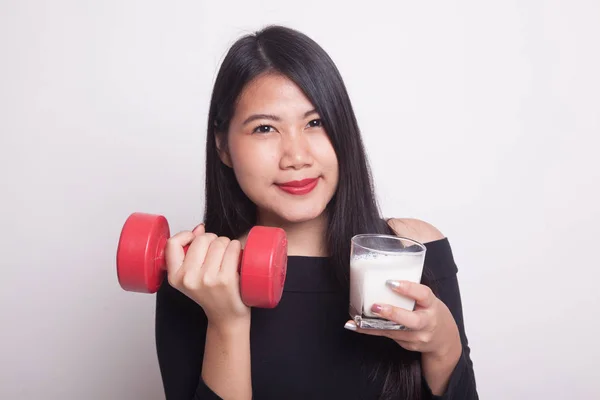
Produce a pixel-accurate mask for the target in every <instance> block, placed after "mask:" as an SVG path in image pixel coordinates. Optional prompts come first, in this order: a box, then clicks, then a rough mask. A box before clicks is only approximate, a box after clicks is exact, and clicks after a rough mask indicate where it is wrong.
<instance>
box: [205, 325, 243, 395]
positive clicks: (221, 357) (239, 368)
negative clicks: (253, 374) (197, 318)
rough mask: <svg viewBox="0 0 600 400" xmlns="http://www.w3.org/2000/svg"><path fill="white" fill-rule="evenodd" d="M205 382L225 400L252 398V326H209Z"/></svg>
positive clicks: (207, 331)
mask: <svg viewBox="0 0 600 400" xmlns="http://www.w3.org/2000/svg"><path fill="white" fill-rule="evenodd" d="M204 348H205V351H204V360H203V362H202V380H203V382H204V384H206V386H208V387H209V388H210V389H211V390H212V391H213V392H215V393H216V394H218V395H219V396H220V397H222V398H224V399H251V398H252V395H251V393H252V386H251V384H250V381H251V380H250V325H249V324H248V325H244V324H241V325H239V326H231V327H228V328H227V329H222V328H219V327H214V326H211V325H210V324H209V325H208V328H207V330H206V345H205V347H204Z"/></svg>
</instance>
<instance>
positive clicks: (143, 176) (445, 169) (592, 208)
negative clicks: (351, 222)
mask: <svg viewBox="0 0 600 400" xmlns="http://www.w3.org/2000/svg"><path fill="white" fill-rule="evenodd" d="M599 21H600V2H598V1H596V0H589V1H566V0H564V1H544V2H543V1H537V2H536V1H514V0H513V1H504V2H493V3H492V2H478V1H470V2H466V1H462V2H441V1H440V2H417V1H410V2H409V1H400V2H398V1H394V2H367V3H365V2H356V5H351V4H350V3H348V2H347V1H342V0H339V1H322V0H321V1H303V2H289V3H286V2H281V1H276V0H272V1H253V2H243V1H235V2H233V1H216V2H215V1H168V2H167V1H163V2H159V1H141V0H139V1H135V0H120V1H116V0H110V1H109V0H104V1H95V2H92V1H75V0H72V1H67V0H61V1H52V2H50V1H41V0H37V1H34V0H29V1H23V0H3V1H2V2H1V3H0V57H1V59H0V61H1V62H0V133H1V141H0V174H1V175H0V177H1V188H2V189H1V190H2V193H1V200H0V201H1V205H2V211H1V220H0V227H2V233H0V239H1V240H0V243H2V244H1V246H2V247H1V249H2V258H1V259H2V274H3V277H2V281H1V290H0V360H1V361H0V368H1V374H0V398H3V399H30V398H44V399H142V398H143V399H162V398H164V396H163V394H162V386H161V382H160V376H159V372H158V366H157V360H156V355H155V348H154V331H153V329H154V328H153V323H154V320H153V317H154V315H153V313H154V295H141V294H134V293H128V292H124V291H122V290H121V289H120V288H119V286H118V284H117V281H116V274H115V260H114V258H115V250H116V243H117V240H118V235H119V232H120V229H121V226H122V224H123V222H124V220H125V218H126V217H127V216H128V215H129V213H131V212H133V211H145V212H152V213H160V214H164V215H166V216H167V217H168V219H169V221H170V223H171V227H172V230H175V231H178V230H181V229H187V228H190V227H192V226H194V225H195V224H196V223H198V222H199V221H200V218H201V216H202V208H203V179H204V174H203V165H204V156H203V152H204V141H205V120H206V111H207V105H208V101H209V96H210V90H211V85H212V83H213V79H214V76H215V73H216V71H217V68H218V65H219V62H220V61H221V59H222V57H223V55H224V53H225V51H226V50H227V48H228V46H229V45H230V44H231V43H232V42H233V41H234V40H235V39H236V38H238V37H239V36H240V35H241V34H244V33H247V32H250V31H252V30H255V29H258V28H260V27H262V26H263V25H264V24H267V23H282V24H286V25H289V26H291V27H294V28H298V29H300V30H302V31H304V32H306V33H307V34H309V35H310V36H312V37H313V38H314V39H316V40H317V41H318V42H319V43H320V44H321V45H322V46H323V47H324V48H325V49H326V50H327V51H328V52H329V53H330V54H331V56H332V57H333V58H334V60H335V61H336V63H337V64H338V66H339V68H340V70H341V72H342V74H343V76H344V79H345V81H346V82H347V85H348V89H349V91H350V94H351V96H352V100H353V102H354V105H355V107H356V112H357V115H358V118H359V122H360V125H361V128H362V131H363V133H364V138H365V142H366V144H367V147H368V152H369V156H370V159H371V160H372V166H373V170H374V174H375V178H376V184H377V188H378V190H379V195H380V199H381V206H382V209H383V211H384V213H385V215H386V216H395V217H401V216H403V217H416V218H421V219H424V220H426V221H428V222H430V223H432V224H434V225H436V226H437V227H438V228H439V229H440V230H441V231H442V232H443V233H445V234H446V235H447V236H448V237H449V238H450V240H451V243H452V245H453V249H454V253H455V256H456V260H457V263H458V265H459V268H460V275H459V277H460V283H461V289H462V294H463V301H464V312H465V315H466V317H465V318H466V323H467V330H468V335H469V338H470V343H471V346H472V349H473V353H472V357H473V360H474V363H475V369H476V374H477V380H478V385H479V393H480V395H481V397H482V398H483V399H490V400H506V399H527V400H530V399H584V398H585V399H591V398H600V397H599V396H600V386H598V379H599V378H600V368H599V367H598V361H599V358H600V350H599V345H598V340H599V335H600V330H599V329H598V315H599V313H598V306H599V295H598V289H597V286H598V280H599V279H600V273H599V272H598V271H599V269H600V268H599V267H600V263H599V262H598V254H597V250H596V249H598V246H597V245H598V241H599V240H600V212H599V211H598V208H599V207H598V206H599V204H600V194H599V192H600V191H599V187H600V184H599V182H600V162H599V161H598V156H597V153H598V151H599V150H600V141H599V139H598V136H599V134H600V78H599V76H600V74H599V71H600V55H599V54H600V51H599V49H600V23H599Z"/></svg>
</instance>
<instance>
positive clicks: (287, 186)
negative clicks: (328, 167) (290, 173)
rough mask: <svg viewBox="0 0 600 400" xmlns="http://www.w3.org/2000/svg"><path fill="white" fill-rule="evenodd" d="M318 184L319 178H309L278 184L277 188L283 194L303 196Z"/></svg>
mask: <svg viewBox="0 0 600 400" xmlns="http://www.w3.org/2000/svg"><path fill="white" fill-rule="evenodd" d="M318 183H319V178H309V179H302V180H298V181H290V182H285V183H280V184H278V185H277V186H278V187H279V188H280V189H281V190H283V191H284V192H287V193H290V194H294V195H303V194H307V193H310V192H311V191H312V190H313V189H314V188H315V187H316V186H317V184H318Z"/></svg>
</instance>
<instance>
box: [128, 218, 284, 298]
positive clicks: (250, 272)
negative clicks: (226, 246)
mask: <svg viewBox="0 0 600 400" xmlns="http://www.w3.org/2000/svg"><path fill="white" fill-rule="evenodd" d="M169 237H170V230H169V224H168V222H167V219H166V218H165V217H164V216H162V215H155V214H147V213H140V212H135V213H133V214H131V215H130V216H129V217H128V218H127V220H126V221H125V224H124V225H123V228H122V229H121V234H120V236H119V244H118V246H117V277H118V281H119V284H120V286H121V288H123V289H124V290H126V291H129V292H138V293H155V292H157V291H158V289H159V288H160V286H161V284H162V282H163V280H164V278H165V276H166V262H165V246H166V243H167V239H168V238H169ZM188 247H189V245H188V246H185V247H184V251H185V252H186V253H187V249H188ZM238 271H239V273H240V294H241V298H242V301H243V302H244V304H246V305H247V306H248V307H259V308H274V307H275V306H277V304H278V303H279V301H280V300H281V296H282V293H283V286H284V283H285V277H286V271H287V238H286V235H285V231H284V230H283V229H281V228H275V227H266V226H254V227H252V229H250V232H249V233H248V238H247V241H246V245H245V247H244V249H243V250H242V251H241V255H240V263H239V266H238Z"/></svg>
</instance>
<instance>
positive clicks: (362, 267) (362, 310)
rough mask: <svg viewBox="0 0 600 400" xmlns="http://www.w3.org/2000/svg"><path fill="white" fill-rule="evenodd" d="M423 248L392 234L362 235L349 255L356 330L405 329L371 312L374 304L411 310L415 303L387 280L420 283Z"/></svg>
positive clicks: (358, 236) (351, 303)
mask: <svg viewBox="0 0 600 400" xmlns="http://www.w3.org/2000/svg"><path fill="white" fill-rule="evenodd" d="M425 252H426V248H425V246H424V245H423V244H421V243H418V242H416V241H414V240H411V239H407V238H402V237H398V236H392V235H383V234H361V235H356V236H354V237H353V238H352V245H351V253H350V317H351V318H352V319H353V320H354V322H355V323H356V325H357V326H358V327H359V328H367V329H369V328H370V329H394V330H403V329H405V327H404V326H402V325H400V324H397V323H395V322H392V321H389V320H386V319H382V318H380V317H378V316H376V315H375V314H373V313H372V312H371V307H372V306H373V304H390V305H392V306H396V307H401V308H404V309H407V310H410V311H412V310H414V307H415V301H414V300H412V299H410V298H408V297H405V296H402V295H400V294H398V293H397V292H394V291H392V289H391V288H389V287H388V286H386V284H385V282H386V281H387V280H406V281H412V282H417V283H420V282H421V275H422V273H423V264H424V262H425Z"/></svg>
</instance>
